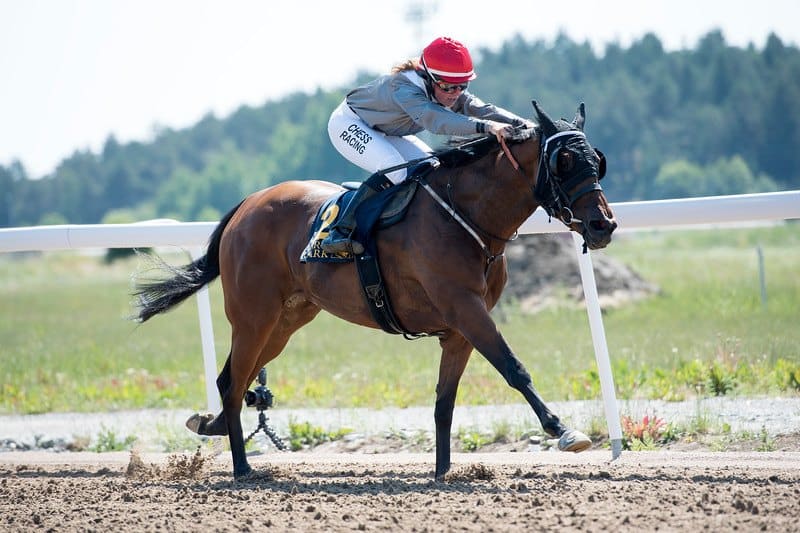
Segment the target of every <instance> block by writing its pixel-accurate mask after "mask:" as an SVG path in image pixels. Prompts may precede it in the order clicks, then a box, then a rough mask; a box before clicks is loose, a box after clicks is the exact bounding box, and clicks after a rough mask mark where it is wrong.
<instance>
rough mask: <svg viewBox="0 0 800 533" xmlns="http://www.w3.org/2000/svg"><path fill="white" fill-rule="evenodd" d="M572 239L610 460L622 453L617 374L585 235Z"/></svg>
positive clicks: (574, 236) (573, 236) (574, 234)
mask: <svg viewBox="0 0 800 533" xmlns="http://www.w3.org/2000/svg"><path fill="white" fill-rule="evenodd" d="M572 241H573V242H574V243H575V251H576V253H577V254H578V266H579V267H580V270H581V281H582V282H583V295H584V297H585V298H586V312H587V313H588V314H589V329H591V331H592V342H593V343H594V357H595V359H596V360H597V370H598V373H599V375H600V391H601V392H602V393H603V405H604V407H605V411H606V423H607V424H608V438H609V440H611V460H612V461H613V460H614V459H616V458H617V457H619V456H620V454H621V453H622V427H621V426H620V420H619V407H618V406H617V393H616V391H615V390H614V376H613V374H612V373H611V360H610V359H609V356H608V343H607V342H606V332H605V329H604V328H603V316H602V315H601V313H600V299H599V298H598V296H597V284H596V282H595V279H594V268H593V267H592V257H591V255H589V251H588V250H587V251H586V253H583V237H581V236H580V235H579V234H577V233H575V232H572Z"/></svg>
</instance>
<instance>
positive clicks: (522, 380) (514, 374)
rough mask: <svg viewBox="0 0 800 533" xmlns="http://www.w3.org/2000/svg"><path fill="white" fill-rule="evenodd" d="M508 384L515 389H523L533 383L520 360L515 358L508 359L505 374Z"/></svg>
mask: <svg viewBox="0 0 800 533" xmlns="http://www.w3.org/2000/svg"><path fill="white" fill-rule="evenodd" d="M503 377H504V378H506V382H507V383H508V384H509V385H511V386H512V387H514V388H515V389H522V388H523V387H525V386H526V385H529V384H531V383H532V381H531V375H530V374H528V371H527V370H525V369H524V368H523V367H522V363H520V361H519V359H517V358H516V357H514V356H509V357H506V368H505V372H503Z"/></svg>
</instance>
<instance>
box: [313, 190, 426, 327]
mask: <svg viewBox="0 0 800 533" xmlns="http://www.w3.org/2000/svg"><path fill="white" fill-rule="evenodd" d="M360 185H361V184H360V183H358V182H346V183H343V184H342V186H343V187H345V189H346V190H345V191H343V192H341V193H338V194H336V195H335V196H333V197H331V198H330V199H328V200H327V201H326V202H325V203H324V204H322V206H321V207H320V208H319V211H318V212H317V216H316V217H315V218H314V223H313V224H312V225H311V232H310V235H309V241H308V244H307V245H306V247H305V249H303V252H302V253H301V254H300V262H301V263H311V262H321V263H346V262H350V261H355V264H356V269H357V271H358V277H359V280H360V281H361V287H362V289H363V292H364V296H365V297H366V300H367V304H368V306H369V309H370V312H371V313H372V317H373V318H374V319H375V321H376V322H377V323H378V324H379V325H380V326H381V329H383V330H384V331H386V332H387V333H392V334H396V335H403V336H404V337H405V338H407V339H416V338H419V337H423V336H426V334H424V333H412V332H410V331H407V330H406V329H405V328H403V327H402V326H401V325H400V323H399V322H398V320H397V318H396V317H395V315H394V311H393V310H392V307H391V304H390V303H389V298H388V295H387V294H386V289H385V287H384V283H383V278H382V277H381V272H380V265H379V261H378V246H377V242H376V238H375V237H376V231H377V230H379V229H385V228H388V227H390V226H392V225H394V224H397V223H398V222H400V221H401V220H403V218H404V217H405V215H406V212H407V211H408V207H409V205H410V204H411V200H413V198H414V195H415V194H416V192H417V189H418V186H419V182H418V181H417V180H416V179H413V178H412V179H407V180H405V181H404V182H402V183H400V184H398V185H396V186H394V187H389V188H388V189H384V190H383V191H381V192H379V193H377V194H376V195H375V196H373V197H371V198H369V199H367V200H365V201H364V202H363V203H362V204H361V205H359V206H358V207H357V209H356V229H355V238H356V240H358V242H360V243H361V244H363V245H364V253H362V254H358V255H353V254H352V253H350V252H342V253H338V254H329V253H327V252H325V251H324V250H323V249H322V245H321V243H322V239H324V238H325V236H326V235H327V234H328V228H330V227H331V226H332V225H333V224H335V223H336V220H337V218H338V215H339V213H340V212H341V211H342V206H343V205H347V202H349V201H350V197H351V196H352V195H353V194H355V191H356V189H358V187H359V186H360Z"/></svg>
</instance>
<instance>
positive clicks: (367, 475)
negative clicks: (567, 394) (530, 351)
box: [0, 450, 800, 531]
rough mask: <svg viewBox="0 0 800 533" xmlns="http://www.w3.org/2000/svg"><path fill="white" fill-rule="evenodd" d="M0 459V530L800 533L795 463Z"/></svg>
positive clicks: (663, 457)
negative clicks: (237, 469) (238, 475)
mask: <svg viewBox="0 0 800 533" xmlns="http://www.w3.org/2000/svg"><path fill="white" fill-rule="evenodd" d="M250 461H251V464H252V465H253V467H254V468H255V470H256V474H255V475H254V476H253V477H252V479H248V480H246V481H233V480H232V479H231V476H230V473H229V472H230V460H229V458H228V455H227V454H222V455H220V456H218V457H216V458H213V457H210V456H199V455H198V456H193V455H191V454H181V455H175V454H173V455H167V454H142V455H141V456H140V455H136V454H133V455H132V454H130V453H127V452H124V453H106V454H94V453H59V454H56V453H47V452H11V453H2V454H0V530H4V531H23V530H25V531H28V530H30V529H32V528H33V529H43V530H50V529H53V530H59V531H77V530H80V531H91V530H94V531H100V530H108V529H109V528H113V529H114V530H117V529H118V528H122V527H124V528H125V529H126V530H128V531H131V530H132V531H185V530H197V529H199V528H203V529H206V530H214V531H248V530H249V531H258V530H264V529H265V526H268V527H269V528H270V530H278V531H289V530H292V531H309V530H324V531H352V530H367V531H375V530H392V531H425V530H427V531H457V530H464V531H522V530H531V529H533V530H537V531H555V530H559V531H572V530H577V531H597V530H602V529H615V530H622V531H625V530H634V529H635V530H642V529H644V530H655V529H660V530H667V531H670V530H700V529H702V528H706V527H707V528H710V529H712V530H732V529H738V530H740V531H741V530H743V531H749V530H754V531H755V530H762V529H766V530H768V531H800V524H799V523H798V519H797V517H800V452H768V453H758V452H746V453H745V452H741V453H727V452H726V453H696V452H636V453H634V452H624V453H623V455H622V457H621V458H620V459H618V460H616V461H614V462H611V461H610V453H609V452H608V451H603V450H600V451H590V452H585V453H582V454H563V453H557V452H535V453H476V454H454V457H453V469H452V471H451V474H449V476H448V481H447V482H446V483H435V482H434V481H433V479H432V471H433V463H434V458H433V455H432V454H417V453H407V454H357V453H355V454H327V453H271V454H264V455H256V456H252V457H251V458H250Z"/></svg>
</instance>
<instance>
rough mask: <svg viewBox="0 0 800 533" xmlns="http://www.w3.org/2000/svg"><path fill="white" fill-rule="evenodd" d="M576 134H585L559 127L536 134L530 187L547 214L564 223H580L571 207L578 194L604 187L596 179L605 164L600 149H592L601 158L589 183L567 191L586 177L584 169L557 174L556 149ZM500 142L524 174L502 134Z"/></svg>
mask: <svg viewBox="0 0 800 533" xmlns="http://www.w3.org/2000/svg"><path fill="white" fill-rule="evenodd" d="M575 138H582V139H586V134H585V133H583V132H582V131H580V130H567V131H560V132H558V133H555V134H553V135H551V136H549V137H546V138H545V137H544V136H543V135H540V136H539V139H540V141H539V147H540V149H539V168H538V171H537V174H536V182H535V183H534V185H533V187H532V193H533V196H534V198H536V200H537V201H538V202H539V205H541V206H542V208H543V209H544V210H545V212H546V213H547V215H548V216H549V217H550V218H551V219H552V218H556V219H558V220H560V221H561V222H562V223H563V224H564V225H565V226H570V224H582V223H583V221H582V220H581V219H579V218H575V216H574V214H573V211H572V207H573V206H574V205H575V202H577V201H578V199H579V198H581V197H583V196H585V195H586V194H589V193H591V192H594V191H602V190H603V188H602V187H601V186H600V182H599V179H600V178H602V177H603V174H605V172H604V171H605V169H604V165H603V164H602V162H603V158H604V156H603V155H602V153H601V152H598V151H597V150H595V156H596V157H597V158H598V159H599V160H600V161H601V165H600V172H599V177H598V179H597V180H593V181H592V182H591V183H589V184H588V185H586V186H584V187H581V188H580V189H578V190H577V191H575V192H574V193H572V194H569V191H570V190H572V189H573V188H575V187H576V186H577V185H579V184H580V183H581V182H582V181H584V180H585V179H586V175H585V174H586V173H585V171H581V172H576V173H575V175H574V176H571V177H569V178H568V179H567V180H566V181H563V180H562V179H561V178H560V177H559V176H558V163H557V161H558V154H559V152H560V151H561V150H562V149H564V148H565V147H566V146H567V144H568V143H569V141H570V140H571V139H575ZM551 143H552V144H551ZM500 146H501V147H502V149H503V152H504V153H505V155H506V157H507V158H508V160H509V162H510V163H511V166H512V167H514V169H515V170H516V171H518V172H520V173H522V175H523V176H526V174H525V172H524V170H523V169H522V167H521V166H520V164H519V162H518V161H517V160H516V158H515V157H514V155H513V154H512V153H511V150H509V148H508V145H507V144H506V141H505V139H504V138H503V137H501V138H500ZM526 177H527V176H526Z"/></svg>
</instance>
